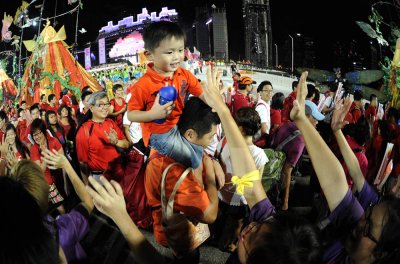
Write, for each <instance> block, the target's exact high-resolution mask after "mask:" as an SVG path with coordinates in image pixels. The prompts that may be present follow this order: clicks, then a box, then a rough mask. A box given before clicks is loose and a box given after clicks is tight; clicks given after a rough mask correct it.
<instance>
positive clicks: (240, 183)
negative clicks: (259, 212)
mask: <svg viewBox="0 0 400 264" xmlns="http://www.w3.org/2000/svg"><path fill="white" fill-rule="evenodd" d="M260 179H261V178H260V172H259V171H258V170H254V171H251V172H249V173H246V174H245V175H243V176H242V177H240V178H239V177H238V176H233V177H232V180H231V181H232V184H234V185H236V191H237V192H238V193H239V194H243V193H244V187H253V181H258V180H260Z"/></svg>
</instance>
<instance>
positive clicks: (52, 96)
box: [47, 94, 56, 103]
mask: <svg viewBox="0 0 400 264" xmlns="http://www.w3.org/2000/svg"><path fill="white" fill-rule="evenodd" d="M54 97H56V95H55V94H49V96H48V97H47V101H48V102H49V103H50V102H51V101H52V100H53V99H54Z"/></svg>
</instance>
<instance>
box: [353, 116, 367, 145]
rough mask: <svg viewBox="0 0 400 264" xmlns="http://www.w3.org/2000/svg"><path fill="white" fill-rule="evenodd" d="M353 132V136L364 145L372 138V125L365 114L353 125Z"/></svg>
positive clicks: (359, 143)
mask: <svg viewBox="0 0 400 264" xmlns="http://www.w3.org/2000/svg"><path fill="white" fill-rule="evenodd" d="M352 129H353V131H354V132H353V133H352V134H351V137H352V138H353V139H354V140H355V141H356V142H357V143H358V145H360V146H362V145H364V144H365V143H367V142H368V141H369V140H370V139H371V126H370V124H369V122H368V120H367V118H366V117H365V116H361V117H360V118H359V119H358V120H357V123H356V124H355V125H354V126H352Z"/></svg>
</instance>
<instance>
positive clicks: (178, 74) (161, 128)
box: [128, 64, 203, 146]
mask: <svg viewBox="0 0 400 264" xmlns="http://www.w3.org/2000/svg"><path fill="white" fill-rule="evenodd" d="M152 67H153V64H149V65H148V66H147V71H146V73H145V74H144V75H143V76H142V77H141V78H140V79H139V80H138V81H137V82H136V83H135V84H134V85H133V87H132V89H131V94H132V97H131V99H130V100H129V102H128V111H133V110H139V111H148V110H150V109H151V107H152V106H153V104H154V100H155V99H156V96H157V92H158V91H159V90H160V89H161V88H162V87H164V86H166V84H168V85H172V86H174V87H175V88H176V89H177V91H178V95H179V96H178V98H177V99H176V101H175V108H174V110H172V113H171V114H170V115H169V116H168V118H167V120H166V121H165V122H164V123H163V124H157V123H155V122H146V123H141V126H142V134H143V141H144V144H145V145H146V146H147V145H148V143H149V139H150V135H151V134H153V133H154V134H163V133H166V132H168V131H169V130H170V129H171V128H173V127H174V126H175V125H176V124H177V123H178V121H179V117H180V115H181V114H182V109H183V107H184V101H185V99H186V98H187V96H188V95H189V94H192V95H194V96H200V95H201V94H202V93H203V90H202V88H201V85H200V83H199V81H198V80H197V78H196V77H195V76H194V75H193V74H192V73H191V72H190V71H187V70H185V69H182V68H178V69H177V70H176V71H175V73H174V76H173V77H172V79H171V78H170V77H166V76H163V75H160V74H158V73H157V72H155V71H154V70H153V68H152Z"/></svg>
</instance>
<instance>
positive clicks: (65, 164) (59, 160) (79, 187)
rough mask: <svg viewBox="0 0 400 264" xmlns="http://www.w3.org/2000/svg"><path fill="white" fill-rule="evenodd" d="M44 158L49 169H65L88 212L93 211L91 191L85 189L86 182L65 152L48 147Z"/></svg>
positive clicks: (43, 155) (44, 152)
mask: <svg viewBox="0 0 400 264" xmlns="http://www.w3.org/2000/svg"><path fill="white" fill-rule="evenodd" d="M42 159H43V160H44V161H45V163H46V164H47V166H48V167H49V169H52V170H55V169H64V170H65V172H66V173H67V175H68V178H69V179H70V181H71V183H72V186H73V187H74V190H75V192H76V194H77V195H78V197H79V199H80V200H81V201H82V204H83V206H84V207H85V208H86V210H87V211H88V213H89V214H90V213H91V212H92V211H93V207H94V205H93V200H92V198H91V197H90V195H89V193H88V192H87V191H86V189H85V184H84V183H83V182H82V180H81V179H80V178H79V176H78V175H77V174H76V172H75V170H74V168H73V167H72V166H71V164H70V163H69V161H68V160H67V158H66V157H65V155H64V154H63V153H58V152H57V151H55V150H53V151H50V150H48V149H46V150H44V151H42Z"/></svg>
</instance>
